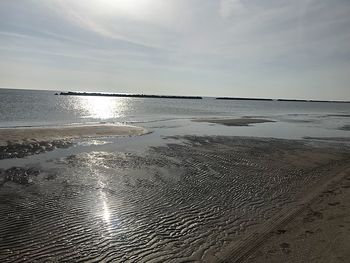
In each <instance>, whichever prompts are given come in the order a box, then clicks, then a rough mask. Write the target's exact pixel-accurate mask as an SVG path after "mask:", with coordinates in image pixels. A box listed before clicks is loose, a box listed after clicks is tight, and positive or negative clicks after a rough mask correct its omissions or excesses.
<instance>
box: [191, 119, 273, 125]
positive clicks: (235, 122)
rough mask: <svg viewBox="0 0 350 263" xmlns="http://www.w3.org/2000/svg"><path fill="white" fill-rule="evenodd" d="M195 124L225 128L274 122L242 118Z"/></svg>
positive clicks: (211, 120) (210, 120)
mask: <svg viewBox="0 0 350 263" xmlns="http://www.w3.org/2000/svg"><path fill="white" fill-rule="evenodd" d="M192 121H194V122H209V123H215V124H222V125H225V126H249V125H250V124H255V123H264V122H274V121H272V120H267V119H257V118H240V119H216V118H213V119H195V120H192Z"/></svg>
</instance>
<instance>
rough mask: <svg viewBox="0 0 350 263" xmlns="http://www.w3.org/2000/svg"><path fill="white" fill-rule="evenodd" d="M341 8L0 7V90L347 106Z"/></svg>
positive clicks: (199, 1)
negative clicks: (266, 99) (308, 101)
mask: <svg viewBox="0 0 350 263" xmlns="http://www.w3.org/2000/svg"><path fill="white" fill-rule="evenodd" d="M349 14H350V1H349V0H329V1H327V0H324V1H322V0H315V1H312V0H309V1H308V0H304V1H299V0H293V1H290V0H288V1H284V0H268V1H261V0H250V1H248V0H247V1H244V0H241V1H240V0H217V1H215V0H0V86H1V87H15V88H28V89H29V88H30V89H54V90H87V91H111V92H131V93H147V94H184V95H204V96H206V95H208V96H241V97H272V98H278V97H285V98H311V99H312V98H314V99H347V100H349V99H350V15H349Z"/></svg>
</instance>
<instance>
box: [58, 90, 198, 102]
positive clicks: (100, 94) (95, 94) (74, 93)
mask: <svg viewBox="0 0 350 263" xmlns="http://www.w3.org/2000/svg"><path fill="white" fill-rule="evenodd" d="M55 94H56V95H58V93H55ZM60 95H64V96H104V97H131V98H159V99H197V100H201V99H202V97H200V96H170V95H145V94H118V93H97V92H72V91H68V92H61V93H60Z"/></svg>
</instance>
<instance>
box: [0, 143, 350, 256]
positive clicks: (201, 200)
mask: <svg viewBox="0 0 350 263" xmlns="http://www.w3.org/2000/svg"><path fill="white" fill-rule="evenodd" d="M172 139H173V140H175V141H178V143H177V142H174V143H172V144H168V145H166V146H160V147H153V148H150V149H149V150H147V151H146V152H145V153H140V154H138V153H137V152H135V153H127V152H118V151H117V149H116V150H115V151H114V152H113V151H112V152H102V151H95V152H86V153H80V154H76V155H72V156H69V157H65V158H59V159H52V160H51V165H49V166H45V167H41V166H40V165H39V164H38V165H36V166H35V165H31V166H30V167H26V168H11V169H7V170H0V211H1V214H0V261H1V262H23V261H27V262H33V261H35V260H37V261H39V262H40V261H46V260H52V261H60V262H86V261H90V262H101V261H111V262H164V261H168V262H185V261H206V262H215V261H220V260H225V259H226V260H229V261H230V259H234V256H235V255H232V253H230V252H231V251H232V249H233V248H235V247H237V246H238V245H242V246H243V245H246V244H245V243H244V241H245V240H247V239H246V238H247V237H248V236H249V235H251V234H252V233H254V232H255V231H257V230H258V229H260V228H261V227H262V226H263V225H264V223H266V222H268V221H269V219H271V218H274V217H275V216H276V214H278V213H280V212H281V211H284V209H286V208H289V207H295V204H297V202H298V200H301V199H302V198H303V196H304V194H305V193H306V192H307V191H309V190H310V189H312V188H313V186H315V185H316V184H318V183H320V182H323V181H325V180H327V179H328V178H329V177H330V176H331V175H332V174H333V171H337V170H338V169H341V167H342V166H343V165H344V164H346V163H348V162H349V160H350V156H349V152H348V150H347V149H345V148H342V147H339V145H338V146H337V147H331V145H329V144H321V143H320V144H317V145H311V144H307V143H306V142H303V141H288V140H277V139H251V138H239V137H223V136H221V137H219V136H218V137H194V136H187V137H174V138H172ZM248 241H249V240H248Z"/></svg>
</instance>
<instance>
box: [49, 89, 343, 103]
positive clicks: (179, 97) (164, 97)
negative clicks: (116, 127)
mask: <svg viewBox="0 0 350 263" xmlns="http://www.w3.org/2000/svg"><path fill="white" fill-rule="evenodd" d="M55 95H63V96H103V97H130V98H157V99H203V97H201V96H175V95H147V94H120V93H100V92H75V91H67V92H60V93H55ZM215 99H216V100H253V101H287V102H329V103H350V101H340V100H307V99H269V98H240V97H216V98H215Z"/></svg>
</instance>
